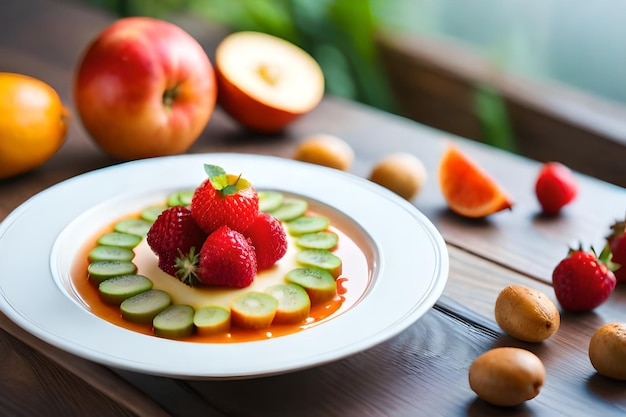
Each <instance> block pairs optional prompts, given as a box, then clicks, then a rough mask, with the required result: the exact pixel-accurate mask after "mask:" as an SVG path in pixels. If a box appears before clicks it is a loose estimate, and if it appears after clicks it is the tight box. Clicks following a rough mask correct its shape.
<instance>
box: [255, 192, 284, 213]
mask: <svg viewBox="0 0 626 417" xmlns="http://www.w3.org/2000/svg"><path fill="white" fill-rule="evenodd" d="M258 195H259V210H261V211H264V212H270V211H272V210H276V209H277V208H278V207H280V206H281V204H283V200H284V196H283V194H282V193H280V192H278V191H259V193H258Z"/></svg>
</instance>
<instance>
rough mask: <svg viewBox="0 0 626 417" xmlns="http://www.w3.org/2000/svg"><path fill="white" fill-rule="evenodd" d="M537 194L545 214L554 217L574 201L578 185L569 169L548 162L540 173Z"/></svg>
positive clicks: (559, 164)
mask: <svg viewBox="0 0 626 417" xmlns="http://www.w3.org/2000/svg"><path fill="white" fill-rule="evenodd" d="M535 194H536V195H537V200H539V204H540V205H541V208H542V210H543V212H544V213H545V214H550V215H554V214H558V212H559V211H560V210H561V208H563V206H565V205H566V204H569V203H570V202H572V200H574V198H575V197H576V194H578V184H577V183H576V178H574V174H572V171H570V169H569V168H568V167H566V166H565V165H563V164H561V163H558V162H548V163H546V164H544V165H543V167H542V168H541V171H539V175H538V176H537V182H536V183H535Z"/></svg>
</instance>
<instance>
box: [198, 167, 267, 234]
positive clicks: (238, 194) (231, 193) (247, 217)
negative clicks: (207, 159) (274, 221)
mask: <svg viewBox="0 0 626 417" xmlns="http://www.w3.org/2000/svg"><path fill="white" fill-rule="evenodd" d="M204 170H205V171H206V173H207V175H208V176H209V178H208V179H207V180H205V181H204V182H203V183H202V184H200V186H198V188H196V190H195V191H194V194H193V197H192V199H191V214H192V215H193V218H194V220H195V221H196V223H197V224H198V225H199V226H200V228H201V229H202V230H204V231H205V232H206V233H211V232H213V231H214V230H216V229H217V228H218V227H221V226H228V227H230V228H231V229H233V230H236V231H238V232H243V231H244V230H246V229H247V228H248V226H250V224H252V222H253V221H254V219H255V218H256V215H257V212H258V211H259V196H258V194H257V192H256V190H255V189H254V187H252V185H251V184H250V183H249V182H248V181H247V180H245V179H244V178H242V177H241V176H239V177H237V176H234V175H228V174H226V172H225V171H224V170H223V169H222V168H220V167H218V166H215V165H205V166H204Z"/></svg>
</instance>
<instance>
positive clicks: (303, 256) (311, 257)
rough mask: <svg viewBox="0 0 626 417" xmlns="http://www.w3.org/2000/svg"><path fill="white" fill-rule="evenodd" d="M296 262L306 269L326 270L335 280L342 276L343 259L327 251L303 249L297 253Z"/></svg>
mask: <svg viewBox="0 0 626 417" xmlns="http://www.w3.org/2000/svg"><path fill="white" fill-rule="evenodd" d="M296 262H298V263H299V264H300V265H302V266H304V267H311V268H320V269H324V270H326V271H328V272H330V274H331V275H332V276H333V278H337V277H339V275H341V269H342V263H341V258H339V257H338V256H337V255H335V254H334V253H332V252H330V251H328V250H326V249H302V250H301V251H299V252H298V253H296Z"/></svg>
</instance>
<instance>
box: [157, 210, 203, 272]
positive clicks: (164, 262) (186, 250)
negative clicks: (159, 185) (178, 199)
mask: <svg viewBox="0 0 626 417" xmlns="http://www.w3.org/2000/svg"><path fill="white" fill-rule="evenodd" d="M205 239H206V233H204V232H203V231H202V229H200V228H199V227H198V225H197V224H196V223H195V221H194V220H193V217H192V216H191V211H190V210H189V209H188V208H187V207H184V206H176V207H171V208H168V209H166V210H164V211H163V212H162V213H161V214H160V215H159V217H157V219H156V220H155V222H154V224H153V225H152V226H151V227H150V230H149V231H148V235H147V237H146V241H147V242H148V245H149V246H150V248H151V249H152V251H153V252H154V254H155V255H156V256H157V257H158V258H159V268H160V269H162V270H163V271H165V272H167V273H168V274H170V275H173V276H177V277H178V278H179V279H181V280H182V281H186V280H187V277H188V272H187V273H184V272H182V271H179V269H180V266H181V265H180V263H181V262H182V261H186V262H191V263H193V260H192V259H191V258H193V256H194V253H195V254H197V253H198V252H199V251H200V248H201V247H202V244H203V243H204V240H205ZM188 269H189V268H188Z"/></svg>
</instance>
